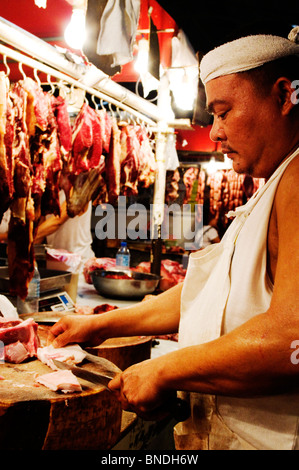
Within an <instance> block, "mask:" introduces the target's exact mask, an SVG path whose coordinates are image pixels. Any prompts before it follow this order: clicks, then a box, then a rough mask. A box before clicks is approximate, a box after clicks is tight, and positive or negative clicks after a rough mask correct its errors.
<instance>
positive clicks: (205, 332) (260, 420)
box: [174, 149, 299, 450]
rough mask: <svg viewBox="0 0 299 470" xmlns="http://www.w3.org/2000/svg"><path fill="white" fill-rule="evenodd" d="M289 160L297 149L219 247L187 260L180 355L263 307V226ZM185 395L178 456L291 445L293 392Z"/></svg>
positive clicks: (266, 290)
mask: <svg viewBox="0 0 299 470" xmlns="http://www.w3.org/2000/svg"><path fill="white" fill-rule="evenodd" d="M297 155H299V151H298V149H297V150H296V151H295V152H294V153H293V154H292V155H291V156H290V157H289V158H288V159H286V160H285V161H284V162H283V163H282V164H281V165H280V166H279V168H278V169H277V170H276V171H275V173H274V174H273V175H272V176H271V178H270V179H269V180H268V181H267V183H266V184H265V185H264V186H263V187H262V188H260V190H259V191H258V192H257V193H255V194H254V196H253V197H252V198H251V199H250V200H249V201H248V203H247V204H246V205H245V206H242V207H239V208H238V209H237V210H236V211H235V212H234V213H229V214H228V215H229V216H232V215H233V216H235V220H234V221H233V223H232V224H231V225H230V227H229V228H228V230H227V232H226V234H225V236H224V237H223V239H222V241H221V243H219V244H216V245H211V246H209V247H207V248H206V249H204V250H202V251H199V252H196V253H194V254H192V255H190V259H189V265H188V271H187V275H186V279H185V282H184V287H183V290H182V297H181V320H180V327H179V347H180V348H184V347H188V346H192V345H197V344H202V343H205V342H208V341H212V340H214V339H217V338H219V336H221V335H222V334H225V333H227V332H229V331H231V330H233V329H234V328H236V327H237V326H239V325H241V324H243V323H244V322H246V321H248V320H249V319H250V318H252V317H254V316H255V315H257V314H259V313H262V312H265V311H266V310H267V309H268V308H269V306H270V302H271V298H272V291H273V286H272V285H271V282H270V280H269V279H268V276H267V233H268V225H269V220H270V215H271V210H272V206H273V201H274V197H275V193H276V190H277V186H278V184H279V181H280V179H281V177H282V175H283V173H284V171H285V169H286V168H287V166H288V165H289V163H290V162H291V161H292V160H293V159H294V158H295V157H296V156H297ZM249 216H250V217H249ZM187 395H189V397H190V402H191V409H192V416H191V418H190V419H189V420H187V421H185V422H184V423H179V424H178V425H177V426H176V427H175V434H174V435H175V441H176V447H177V448H178V449H202V450H203V449H211V450H212V449H215V450H216V449H227V450H228V449H239V450H241V449H277V450H280V449H281V450H283V449H286V450H287V449H293V448H294V447H295V445H296V444H295V443H296V435H297V425H298V418H297V416H298V412H299V393H298V394H293V395H291V394H285V395H280V396H275V397H273V396H271V397H263V398H257V399H236V398H230V397H217V398H215V397H212V396H209V395H200V394H195V393H192V394H184V398H185V399H186V396H187Z"/></svg>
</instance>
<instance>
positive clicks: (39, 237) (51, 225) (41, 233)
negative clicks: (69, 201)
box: [34, 202, 69, 244]
mask: <svg viewBox="0 0 299 470" xmlns="http://www.w3.org/2000/svg"><path fill="white" fill-rule="evenodd" d="M68 218H69V217H68V215H67V209H66V202H64V203H63V204H62V205H61V214H60V216H55V215H52V216H51V217H49V218H48V219H45V220H44V221H43V222H42V223H41V224H40V225H39V226H38V229H37V234H36V237H35V240H34V243H36V244H38V243H41V242H42V241H43V239H44V238H46V237H47V236H48V235H51V234H52V233H54V232H56V230H57V229H58V228H59V227H60V226H61V225H62V224H64V222H65V221H66V220H68Z"/></svg>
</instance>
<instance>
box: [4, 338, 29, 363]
mask: <svg viewBox="0 0 299 470" xmlns="http://www.w3.org/2000/svg"><path fill="white" fill-rule="evenodd" d="M28 357H30V354H29V351H28V349H27V348H26V347H25V346H24V344H23V343H21V342H20V341H17V342H16V343H11V344H7V345H6V346H4V361H5V362H10V363H13V364H21V362H24V361H25V360H26V359H28Z"/></svg>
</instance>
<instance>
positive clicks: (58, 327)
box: [50, 321, 66, 336]
mask: <svg viewBox="0 0 299 470" xmlns="http://www.w3.org/2000/svg"><path fill="white" fill-rule="evenodd" d="M65 329H66V327H65V325H64V323H62V321H58V322H57V323H55V324H54V325H53V326H52V327H51V328H50V333H51V334H52V335H53V336H58V335H60V334H61V333H63V332H64V331H65Z"/></svg>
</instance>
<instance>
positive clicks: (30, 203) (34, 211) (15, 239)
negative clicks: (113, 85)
mask: <svg viewBox="0 0 299 470" xmlns="http://www.w3.org/2000/svg"><path fill="white" fill-rule="evenodd" d="M155 171H156V164H155V158H154V153H153V151H152V148H151V145H150V140H149V137H148V135H147V133H146V131H145V129H144V128H143V127H142V126H131V125H127V126H125V127H124V126H122V127H120V126H119V124H118V123H117V121H116V118H115V117H112V118H111V117H110V116H109V114H108V113H107V111H106V110H105V109H101V110H94V109H92V108H91V107H90V106H89V105H88V104H87V102H85V103H84V104H83V106H82V108H81V110H80V112H79V114H78V115H77V118H76V120H75V123H74V126H73V127H71V124H70V120H69V115H68V109H67V103H66V102H65V101H64V99H63V98H62V97H60V96H59V97H54V96H53V95H51V94H49V93H45V92H44V91H43V90H42V88H41V87H40V85H39V84H38V83H37V82H35V81H34V80H32V79H30V78H24V80H20V81H19V82H17V83H15V84H14V85H13V86H11V87H10V84H9V80H8V78H7V77H6V76H5V74H4V73H3V72H1V73H0V219H1V218H2V216H3V213H4V212H5V211H6V210H7V209H8V208H10V209H11V219H10V223H9V233H8V265H9V266H8V267H9V277H10V284H11V294H12V295H17V296H19V297H21V298H22V299H25V298H26V296H27V291H28V284H29V282H30V280H31V278H32V275H33V270H34V249H33V248H34V247H33V243H34V237H35V233H36V229H37V226H38V223H39V220H40V217H41V216H44V215H46V214H54V215H59V214H60V205H59V191H60V190H61V189H63V190H64V191H65V194H66V200H67V210H68V214H69V216H70V217H74V216H76V215H78V214H80V213H81V212H82V210H84V209H85V207H86V204H87V203H88V202H89V201H91V200H92V201H93V202H94V204H97V203H101V202H116V201H117V197H118V196H119V195H120V194H124V195H129V194H136V193H137V191H138V186H140V187H141V186H143V187H148V186H149V185H150V184H152V183H153V182H154V176H155Z"/></svg>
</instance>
